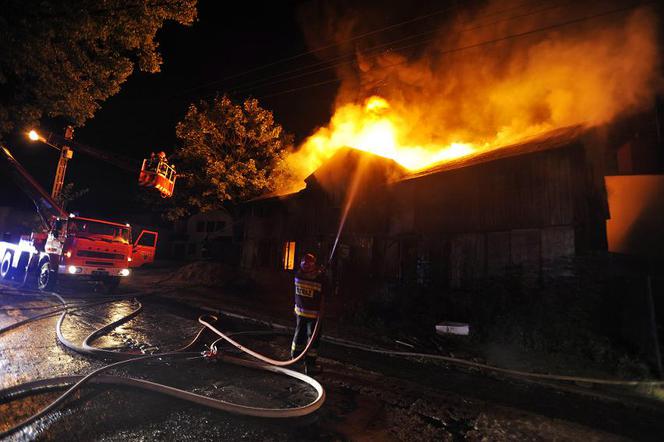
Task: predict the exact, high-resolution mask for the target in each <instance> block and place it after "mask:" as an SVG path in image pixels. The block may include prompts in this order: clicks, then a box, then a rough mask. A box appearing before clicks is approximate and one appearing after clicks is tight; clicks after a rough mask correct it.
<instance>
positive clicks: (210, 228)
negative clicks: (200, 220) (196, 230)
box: [205, 221, 214, 233]
mask: <svg viewBox="0 0 664 442" xmlns="http://www.w3.org/2000/svg"><path fill="white" fill-rule="evenodd" d="M206 227H207V228H206V229H205V231H206V232H208V233H210V232H214V221H208V222H207V226H206Z"/></svg>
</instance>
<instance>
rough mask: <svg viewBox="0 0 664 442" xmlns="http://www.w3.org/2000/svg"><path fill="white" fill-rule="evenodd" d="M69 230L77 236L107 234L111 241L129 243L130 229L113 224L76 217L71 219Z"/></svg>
mask: <svg viewBox="0 0 664 442" xmlns="http://www.w3.org/2000/svg"><path fill="white" fill-rule="evenodd" d="M67 232H68V233H69V234H70V235H76V236H83V237H85V236H107V237H109V240H110V241H113V242H121V243H125V244H129V229H128V228H126V227H120V226H114V225H111V224H105V223H97V222H94V221H88V220H82V219H74V220H69V226H68V227H67Z"/></svg>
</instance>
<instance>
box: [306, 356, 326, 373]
mask: <svg viewBox="0 0 664 442" xmlns="http://www.w3.org/2000/svg"><path fill="white" fill-rule="evenodd" d="M322 372H323V370H322V368H321V366H320V365H318V364H316V358H315V357H313V358H312V357H310V356H305V358H304V374H306V375H307V376H316V375H319V374H321V373H322Z"/></svg>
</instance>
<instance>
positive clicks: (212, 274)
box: [169, 261, 239, 287]
mask: <svg viewBox="0 0 664 442" xmlns="http://www.w3.org/2000/svg"><path fill="white" fill-rule="evenodd" d="M238 276H239V275H238V271H237V269H236V268H234V267H231V266H229V265H227V264H223V263H220V262H212V261H197V262H192V263H189V264H186V265H184V266H182V267H180V268H179V269H177V270H175V271H174V273H173V276H172V277H171V278H169V279H170V281H171V282H182V283H188V284H193V285H205V286H215V287H220V286H225V285H228V284H231V283H233V282H234V281H236V280H237V279H238Z"/></svg>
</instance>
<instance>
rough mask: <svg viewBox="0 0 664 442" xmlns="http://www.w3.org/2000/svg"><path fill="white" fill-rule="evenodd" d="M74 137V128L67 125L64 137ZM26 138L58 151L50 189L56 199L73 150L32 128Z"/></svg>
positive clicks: (67, 138) (69, 138) (68, 138)
mask: <svg viewBox="0 0 664 442" xmlns="http://www.w3.org/2000/svg"><path fill="white" fill-rule="evenodd" d="M73 137H74V129H73V128H72V127H71V126H67V129H66V131H65V139H66V140H71V139H72V138H73ZM28 138H30V139H31V140H32V141H41V142H42V143H44V144H47V145H49V146H51V147H52V148H54V149H56V150H59V151H60V160H59V161H58V167H57V168H56V169H55V179H54V180H53V189H52V190H51V196H52V197H53V198H55V199H57V198H58V197H59V196H60V192H61V191H62V186H63V185H64V182H65V172H66V171H67V161H69V160H71V158H72V157H73V156H74V151H72V150H71V149H70V148H69V147H68V146H65V145H61V146H58V145H55V144H53V143H51V142H50V141H49V140H50V138H51V137H50V136H49V139H46V138H44V137H42V136H41V135H39V132H37V131H36V130H34V129H32V130H30V132H28Z"/></svg>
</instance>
